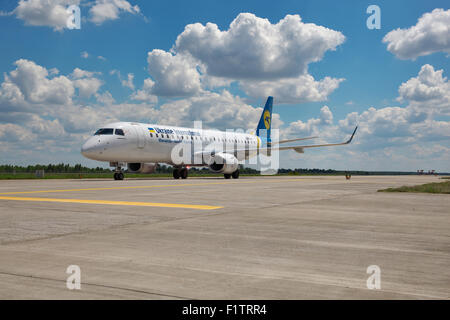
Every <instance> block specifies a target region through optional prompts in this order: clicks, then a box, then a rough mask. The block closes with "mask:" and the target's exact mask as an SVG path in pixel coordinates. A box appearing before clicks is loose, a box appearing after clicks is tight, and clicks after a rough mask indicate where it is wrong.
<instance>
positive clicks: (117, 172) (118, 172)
mask: <svg viewBox="0 0 450 320" xmlns="http://www.w3.org/2000/svg"><path fill="white" fill-rule="evenodd" d="M123 165H125V164H123V163H121V162H110V163H109V166H110V167H114V168H115V169H114V180H123V178H124V175H123V172H122V166H123Z"/></svg>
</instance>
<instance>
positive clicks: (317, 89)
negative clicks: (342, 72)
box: [240, 74, 344, 103]
mask: <svg viewBox="0 0 450 320" xmlns="http://www.w3.org/2000/svg"><path fill="white" fill-rule="evenodd" d="M342 81H344V79H335V78H330V77H325V78H324V79H322V80H320V81H315V80H314V78H313V76H311V75H309V74H305V75H301V76H299V77H297V78H286V79H279V80H276V81H255V80H243V81H241V82H240V85H241V87H242V89H243V90H244V91H245V93H246V94H248V95H250V96H252V97H257V98H262V97H267V96H275V97H276V98H277V103H303V102H312V101H325V100H327V98H328V96H329V95H330V94H331V93H332V92H333V91H334V90H336V89H337V88H338V87H339V84H340V83H341V82H342Z"/></svg>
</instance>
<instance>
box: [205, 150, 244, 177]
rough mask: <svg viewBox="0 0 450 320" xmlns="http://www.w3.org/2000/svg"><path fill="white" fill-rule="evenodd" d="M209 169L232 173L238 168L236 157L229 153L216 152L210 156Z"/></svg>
mask: <svg viewBox="0 0 450 320" xmlns="http://www.w3.org/2000/svg"><path fill="white" fill-rule="evenodd" d="M208 166H209V169H210V170H211V171H214V172H217V173H233V172H235V171H236V170H237V169H238V168H239V163H238V159H236V157H235V156H234V155H232V154H229V153H216V154H215V155H213V156H211V159H210V161H209V165H208Z"/></svg>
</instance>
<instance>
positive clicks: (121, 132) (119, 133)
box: [116, 129, 125, 136]
mask: <svg viewBox="0 0 450 320" xmlns="http://www.w3.org/2000/svg"><path fill="white" fill-rule="evenodd" d="M116 135H118V136H124V135H125V133H124V132H123V130H122V129H116Z"/></svg>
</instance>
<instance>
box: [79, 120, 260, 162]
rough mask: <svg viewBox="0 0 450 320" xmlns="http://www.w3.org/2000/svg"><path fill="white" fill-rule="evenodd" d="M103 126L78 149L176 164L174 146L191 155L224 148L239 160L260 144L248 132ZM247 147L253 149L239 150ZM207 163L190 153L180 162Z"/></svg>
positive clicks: (101, 157) (115, 158)
mask: <svg viewBox="0 0 450 320" xmlns="http://www.w3.org/2000/svg"><path fill="white" fill-rule="evenodd" d="M103 128H104V129H108V130H104V131H103V133H102V132H100V134H96V135H94V136H92V137H91V138H89V139H88V140H87V141H86V143H85V144H84V145H83V147H82V149H81V153H82V154H83V155H84V156H85V157H87V158H89V159H93V160H98V161H108V162H125V163H135V162H136V163H137V162H140V163H146V162H150V163H167V164H178V163H176V162H174V161H173V155H174V148H180V147H183V148H188V149H189V150H191V151H192V155H193V154H198V153H203V152H206V151H208V152H211V151H213V152H216V153H218V152H226V153H231V154H234V155H235V157H236V158H237V160H238V161H242V160H244V159H248V158H249V157H252V156H254V155H256V152H254V150H255V149H257V148H259V146H260V144H261V141H260V139H259V137H257V136H255V135H253V134H248V133H236V132H224V131H218V130H203V129H193V128H183V127H173V126H162V125H156V124H143V123H133V122H117V123H111V124H108V125H105V126H104V127H103ZM109 129H113V131H111V130H109ZM117 129H119V130H117ZM99 131H100V130H99ZM121 131H122V132H121ZM118 133H119V134H118ZM122 134H123V135H122ZM248 149H253V151H252V152H242V150H248ZM207 164H208V163H206V162H205V161H201V163H199V162H198V159H193V157H192V159H190V160H188V161H186V160H185V161H183V165H199V166H201V165H207Z"/></svg>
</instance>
